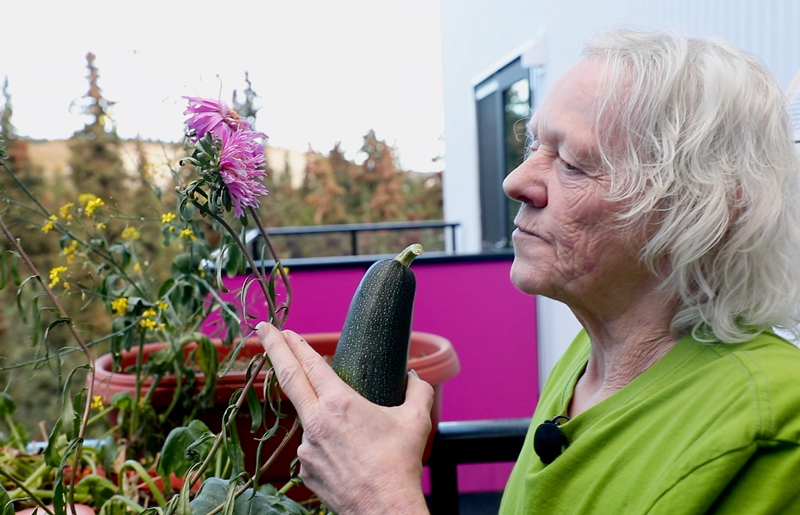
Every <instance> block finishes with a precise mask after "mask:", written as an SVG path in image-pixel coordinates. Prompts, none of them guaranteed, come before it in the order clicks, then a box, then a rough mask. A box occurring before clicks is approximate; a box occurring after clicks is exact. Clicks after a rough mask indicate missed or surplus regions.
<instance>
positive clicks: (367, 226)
mask: <svg viewBox="0 0 800 515" xmlns="http://www.w3.org/2000/svg"><path fill="white" fill-rule="evenodd" d="M459 225H461V224H460V223H459V222H445V221H442V220H422V221H416V222H379V223H362V224H338V225H304V226H295V227H272V228H268V229H267V231H268V233H269V235H270V236H273V235H274V236H307V235H314V234H317V235H327V234H335V233H344V234H348V235H349V240H350V254H349V255H351V256H357V255H359V247H358V242H359V235H360V234H362V233H370V232H378V231H409V230H419V229H441V230H442V234H443V236H444V240H445V252H447V253H451V254H452V253H455V249H456V227H458V226H459ZM448 231H449V236H450V237H449V238H448V237H447V234H448ZM259 239H260V234H259V232H258V231H257V230H252V231H248V233H247V240H246V241H247V243H248V244H249V245H252V248H251V250H252V252H253V255H254V256H258V255H259V245H260V243H259Z"/></svg>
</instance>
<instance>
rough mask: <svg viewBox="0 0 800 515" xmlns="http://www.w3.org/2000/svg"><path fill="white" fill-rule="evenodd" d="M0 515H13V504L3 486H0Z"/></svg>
mask: <svg viewBox="0 0 800 515" xmlns="http://www.w3.org/2000/svg"><path fill="white" fill-rule="evenodd" d="M0 515H14V503H13V502H12V501H11V498H10V497H9V496H8V492H7V491H6V489H5V488H3V485H0Z"/></svg>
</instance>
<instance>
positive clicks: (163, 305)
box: [156, 300, 169, 311]
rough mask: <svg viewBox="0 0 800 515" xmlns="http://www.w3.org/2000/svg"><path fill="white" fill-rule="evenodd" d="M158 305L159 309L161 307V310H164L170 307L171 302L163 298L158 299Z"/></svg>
mask: <svg viewBox="0 0 800 515" xmlns="http://www.w3.org/2000/svg"><path fill="white" fill-rule="evenodd" d="M156 307H157V308H158V309H160V310H161V311H164V310H165V309H167V308H168V307H169V303H167V302H164V301H163V300H158V301H156Z"/></svg>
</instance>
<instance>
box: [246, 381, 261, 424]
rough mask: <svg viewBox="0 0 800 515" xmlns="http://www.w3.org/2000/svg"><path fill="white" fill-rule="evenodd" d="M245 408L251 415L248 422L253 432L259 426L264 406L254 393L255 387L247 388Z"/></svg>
mask: <svg viewBox="0 0 800 515" xmlns="http://www.w3.org/2000/svg"><path fill="white" fill-rule="evenodd" d="M247 375H248V379H249V375H250V374H249V370H248V374H247ZM247 409H249V410H250V416H251V417H252V422H251V424H250V431H252V432H253V433H255V432H256V431H257V430H258V428H259V427H260V426H261V421H262V419H263V413H264V412H263V409H264V407H263V406H262V405H261V401H260V400H259V399H258V394H257V393H256V389H255V388H250V389H249V390H247Z"/></svg>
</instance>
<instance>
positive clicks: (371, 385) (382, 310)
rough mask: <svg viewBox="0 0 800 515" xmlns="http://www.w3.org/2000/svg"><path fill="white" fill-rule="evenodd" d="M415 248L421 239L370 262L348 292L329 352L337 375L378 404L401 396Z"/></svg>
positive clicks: (397, 401) (391, 403) (419, 250)
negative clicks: (348, 299)
mask: <svg viewBox="0 0 800 515" xmlns="http://www.w3.org/2000/svg"><path fill="white" fill-rule="evenodd" d="M420 254H422V245H419V244H414V245H410V246H409V247H408V248H406V249H405V250H404V251H403V252H401V253H400V254H398V255H397V257H396V258H394V259H382V260H380V261H377V262H375V263H374V264H373V265H372V266H371V267H369V270H367V272H366V273H365V274H364V277H363V278H362V279H361V283H360V284H359V285H358V289H357V290H356V293H355V295H353V300H352V302H351V303H350V310H349V311H348V312H347V319H346V320H345V323H344V328H343V329H342V334H341V337H340V339H339V343H338V345H337V346H336V353H335V354H334V357H333V369H334V370H335V371H336V373H337V374H339V377H341V378H342V379H343V380H344V382H346V383H347V384H349V385H350V386H351V387H352V388H353V389H354V390H356V391H357V392H358V393H360V394H361V395H362V396H364V397H365V398H366V399H368V400H369V401H371V402H373V403H375V404H380V405H381V406H399V405H400V404H403V402H404V401H405V397H406V381H407V377H408V376H407V374H408V347H409V344H410V341H411V314H412V308H413V306H414V292H415V290H416V286H417V280H416V278H415V277H414V272H412V271H411V269H410V268H409V265H410V264H411V262H412V261H413V260H414V258H416V257H417V256H419V255H420Z"/></svg>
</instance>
